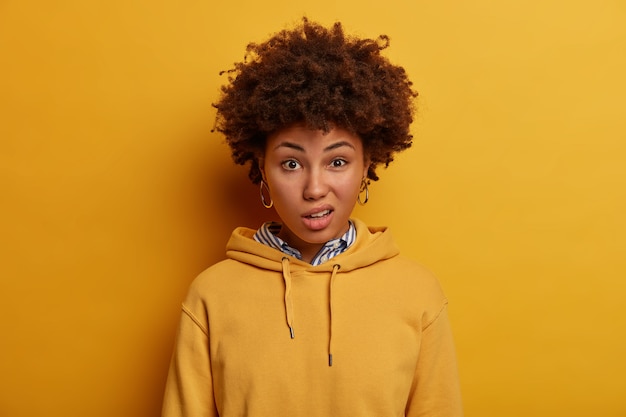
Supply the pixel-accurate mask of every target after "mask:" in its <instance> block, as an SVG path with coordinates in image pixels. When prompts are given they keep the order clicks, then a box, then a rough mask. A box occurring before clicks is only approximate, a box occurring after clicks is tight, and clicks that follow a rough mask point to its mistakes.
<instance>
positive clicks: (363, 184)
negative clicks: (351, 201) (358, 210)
mask: <svg viewBox="0 0 626 417" xmlns="http://www.w3.org/2000/svg"><path fill="white" fill-rule="evenodd" d="M368 185H369V180H366V179H365V178H363V179H362V180H361V188H359V194H358V195H357V197H356V201H357V202H358V203H359V204H360V205H361V206H364V205H365V204H367V202H368V201H369V199H370V190H369V188H368ZM363 191H365V200H361V194H362V193H363Z"/></svg>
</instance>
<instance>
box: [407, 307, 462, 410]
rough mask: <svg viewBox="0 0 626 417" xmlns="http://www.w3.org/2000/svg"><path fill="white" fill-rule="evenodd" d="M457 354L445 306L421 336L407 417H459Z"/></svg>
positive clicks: (460, 408)
mask: <svg viewBox="0 0 626 417" xmlns="http://www.w3.org/2000/svg"><path fill="white" fill-rule="evenodd" d="M462 416H463V408H462V404H461V391H460V387H459V379H458V371H457V362H456V354H455V350H454V342H453V339H452V331H451V329H450V323H449V321H448V313H447V304H446V305H444V306H443V308H442V309H441V311H440V312H439V314H438V315H437V317H436V318H435V319H434V320H433V321H432V322H430V323H429V324H427V326H426V328H425V329H424V330H423V333H422V341H421V348H420V353H419V357H418V362H417V366H416V369H415V377H414V380H413V386H412V387H411V392H410V394H409V400H408V402H407V407H406V417H462Z"/></svg>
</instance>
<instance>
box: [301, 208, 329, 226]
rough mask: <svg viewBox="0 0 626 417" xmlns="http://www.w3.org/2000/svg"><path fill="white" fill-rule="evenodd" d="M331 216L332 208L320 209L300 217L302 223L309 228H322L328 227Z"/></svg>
mask: <svg viewBox="0 0 626 417" xmlns="http://www.w3.org/2000/svg"><path fill="white" fill-rule="evenodd" d="M332 218H333V210H331V209H322V210H319V211H315V212H312V213H310V214H307V215H305V216H303V217H302V221H303V222H304V225H305V226H306V227H307V228H308V229H310V230H322V229H325V228H326V227H328V225H329V224H330V222H331V221H332Z"/></svg>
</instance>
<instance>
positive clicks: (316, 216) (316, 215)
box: [309, 210, 330, 219]
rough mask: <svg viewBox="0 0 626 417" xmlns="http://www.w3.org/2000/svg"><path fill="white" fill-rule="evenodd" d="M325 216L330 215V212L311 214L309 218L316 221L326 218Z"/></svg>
mask: <svg viewBox="0 0 626 417" xmlns="http://www.w3.org/2000/svg"><path fill="white" fill-rule="evenodd" d="M327 214H330V210H324V211H320V212H319V213H315V214H311V215H310V216H309V217H312V218H314V219H318V218H320V217H324V216H326V215H327Z"/></svg>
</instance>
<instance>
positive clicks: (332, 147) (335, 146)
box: [324, 140, 356, 152]
mask: <svg viewBox="0 0 626 417" xmlns="http://www.w3.org/2000/svg"><path fill="white" fill-rule="evenodd" d="M343 146H348V147H350V148H352V149H355V147H354V146H353V145H352V144H351V143H350V142H346V141H343V140H342V141H341V142H335V143H333V144H331V145H328V146H327V147H325V148H324V152H328V151H332V150H333V149H337V148H341V147H343ZM355 150H356V149H355Z"/></svg>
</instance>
